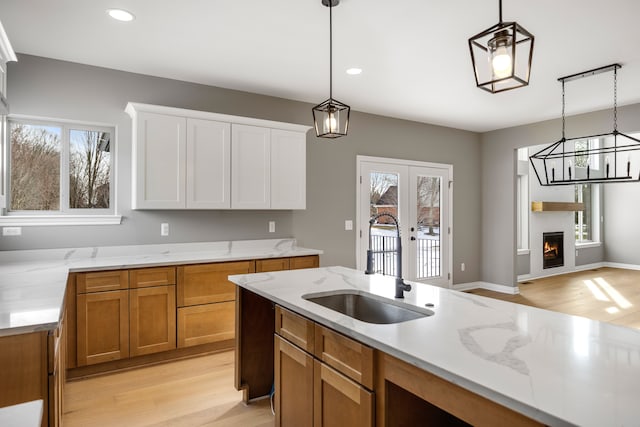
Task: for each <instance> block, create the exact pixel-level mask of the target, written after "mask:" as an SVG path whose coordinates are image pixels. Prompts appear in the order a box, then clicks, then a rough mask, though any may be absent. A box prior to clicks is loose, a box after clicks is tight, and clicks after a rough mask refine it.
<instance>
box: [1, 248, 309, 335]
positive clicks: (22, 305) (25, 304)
mask: <svg viewBox="0 0 640 427" xmlns="http://www.w3.org/2000/svg"><path fill="white" fill-rule="evenodd" d="M321 253H322V251H319V250H315V249H306V248H300V247H298V246H296V241H295V239H270V240H241V241H224V242H203V243H177V244H166V245H133V246H105V247H94V248H77V249H43V250H24V251H4V252H0V336H4V335H15V334H21V333H27V332H34V331H38V330H50V329H53V328H55V327H56V326H57V324H58V321H59V318H60V309H61V308H62V304H63V300H64V293H65V289H66V286H67V276H68V274H69V272H81V271H96V270H114V269H127V268H138V267H153V266H158V265H179V264H197V263H208V262H221V261H237V260H245V259H259V258H278V257H290V256H304V255H319V254H321Z"/></svg>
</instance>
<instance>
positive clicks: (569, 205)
mask: <svg viewBox="0 0 640 427" xmlns="http://www.w3.org/2000/svg"><path fill="white" fill-rule="evenodd" d="M575 211H584V203H573V202H531V212H575Z"/></svg>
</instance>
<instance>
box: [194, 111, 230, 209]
mask: <svg viewBox="0 0 640 427" xmlns="http://www.w3.org/2000/svg"><path fill="white" fill-rule="evenodd" d="M230 133H231V125H230V124H229V123H223V122H214V121H211V120H200V119H187V203H186V207H187V208H189V209H228V208H230V207H231V170H230V166H231V135H230Z"/></svg>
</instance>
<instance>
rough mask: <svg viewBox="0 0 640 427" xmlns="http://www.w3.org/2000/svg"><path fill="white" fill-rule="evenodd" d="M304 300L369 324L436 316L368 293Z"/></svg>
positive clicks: (337, 293) (320, 295)
mask: <svg viewBox="0 0 640 427" xmlns="http://www.w3.org/2000/svg"><path fill="white" fill-rule="evenodd" d="M302 298H303V299H305V300H307V301H311V302H313V303H315V304H319V305H321V306H323V307H326V308H329V309H331V310H335V311H337V312H340V313H342V314H345V315H347V316H349V317H353V318H354V319H358V320H361V321H363V322H367V323H378V324H389V323H400V322H406V321H408V320H414V319H420V318H422V317H428V316H433V314H434V312H433V311H431V310H427V309H424V308H420V307H416V306H412V305H409V304H405V303H401V302H396V301H393V300H390V299H387V298H383V297H378V296H376V295H372V294H368V293H366V292H357V291H335V292H323V293H317V294H308V295H303V296H302Z"/></svg>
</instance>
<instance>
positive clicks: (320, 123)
mask: <svg viewBox="0 0 640 427" xmlns="http://www.w3.org/2000/svg"><path fill="white" fill-rule="evenodd" d="M350 110H351V109H350V108H349V106H348V105H346V104H343V103H342V102H340V101H337V100H335V99H331V98H329V99H327V100H326V101H324V102H323V103H321V104H318V105H316V106H315V107H313V124H314V127H315V130H316V136H318V137H320V138H339V137H341V136H345V135H346V134H347V131H348V130H349V113H350Z"/></svg>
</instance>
